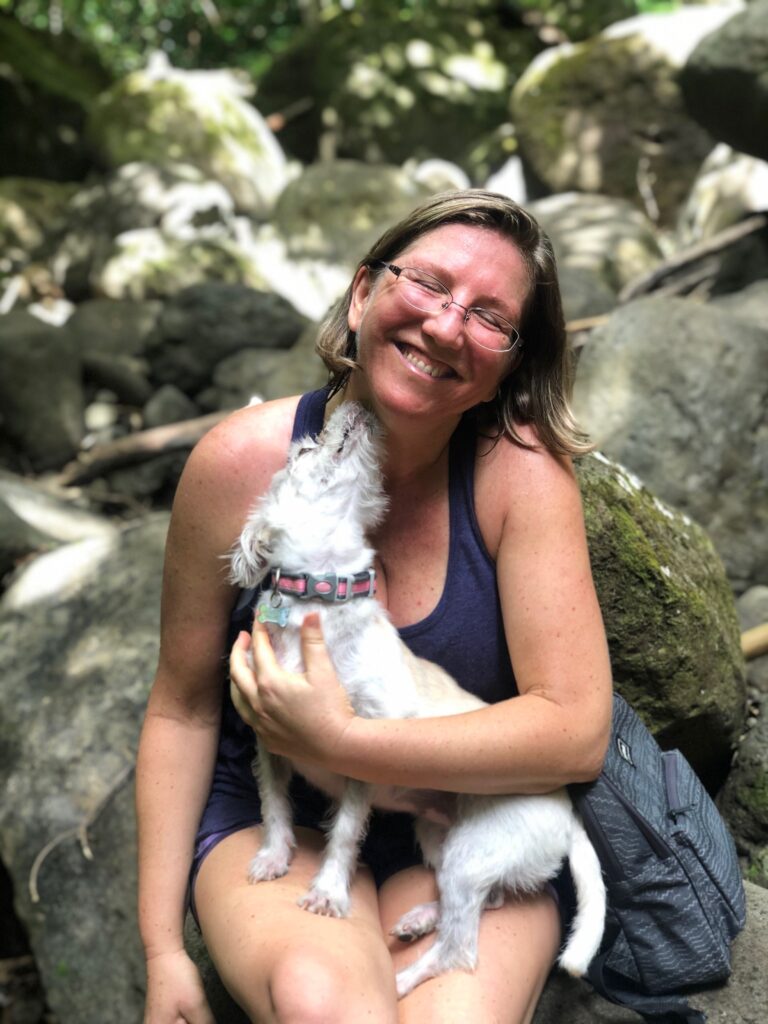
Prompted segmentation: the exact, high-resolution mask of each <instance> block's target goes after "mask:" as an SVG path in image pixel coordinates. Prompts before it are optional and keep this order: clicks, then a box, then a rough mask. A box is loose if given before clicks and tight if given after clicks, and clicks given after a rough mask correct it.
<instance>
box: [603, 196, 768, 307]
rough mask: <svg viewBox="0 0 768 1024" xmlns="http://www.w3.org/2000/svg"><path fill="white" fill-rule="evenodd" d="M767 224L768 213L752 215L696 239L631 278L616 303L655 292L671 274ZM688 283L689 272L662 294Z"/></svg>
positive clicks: (689, 280)
mask: <svg viewBox="0 0 768 1024" xmlns="http://www.w3.org/2000/svg"><path fill="white" fill-rule="evenodd" d="M766 226H768V213H756V214H754V215H753V216H752V217H747V218H746V219H745V220H741V221H739V222H738V224H733V225H731V227H728V228H725V229H724V230H723V231H719V232H718V233H717V234H716V235H713V236H712V237H711V238H708V239H707V240H706V242H699V243H698V244H697V245H692V246H689V248H687V249H683V250H681V251H680V252H677V253H675V255H674V256H670V257H669V259H667V260H664V262H663V263H660V264H659V265H658V266H656V267H654V269H653V270H651V271H649V273H647V274H643V275H642V276H641V277H638V278H635V280H634V281H630V282H629V284H627V285H625V286H624V288H623V289H622V291H621V292H620V293H619V302H620V303H624V302H629V300H630V299H635V298H637V297H638V295H646V294H647V293H648V292H652V291H655V290H656V289H657V288H658V287H659V286H660V285H661V283H662V281H665V280H666V279H667V278H671V277H674V275H675V274H678V273H680V272H681V271H683V270H686V269H687V268H689V267H692V266H693V264H695V263H698V262H700V261H701V260H704V259H706V258H707V257H708V256H713V255H717V254H719V253H721V252H723V251H724V250H725V249H727V248H728V247H729V246H731V245H733V244H734V243H735V242H740V241H741V240H742V239H743V238H747V237H748V236H749V235H754V234H757V232H758V231H762V230H763V229H764V228H765V227H766ZM690 285H691V275H690V274H687V275H685V277H684V278H683V280H682V281H681V282H678V283H677V285H675V283H673V282H669V283H668V284H667V285H666V286H665V293H666V294H668V295H669V294H671V293H672V292H674V291H680V292H685V291H687V290H688V289H689V287H690Z"/></svg>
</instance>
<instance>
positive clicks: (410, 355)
mask: <svg viewBox="0 0 768 1024" xmlns="http://www.w3.org/2000/svg"><path fill="white" fill-rule="evenodd" d="M400 351H401V352H402V354H403V355H404V356H405V358H406V359H407V360H408V362H409V363H411V365H412V366H415V367H417V369H419V370H421V371H422V373H426V374H429V376H430V377H436V378H437V377H452V376H453V375H454V374H453V370H451V369H450V368H449V367H447V366H442V367H440V366H433V365H432V364H431V363H428V362H426V361H425V360H424V359H422V357H421V356H419V355H417V354H416V352H415V351H414V350H413V349H410V348H401V349H400Z"/></svg>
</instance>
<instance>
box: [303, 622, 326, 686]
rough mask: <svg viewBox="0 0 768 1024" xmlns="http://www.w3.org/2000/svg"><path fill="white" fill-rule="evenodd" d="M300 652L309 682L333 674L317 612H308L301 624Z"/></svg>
mask: <svg viewBox="0 0 768 1024" xmlns="http://www.w3.org/2000/svg"><path fill="white" fill-rule="evenodd" d="M301 654H302V657H303V659H304V668H305V670H306V673H307V677H308V678H309V680H310V682H312V681H313V680H315V679H317V678H318V677H326V676H327V675H328V674H330V675H333V674H334V669H333V664H332V662H331V659H330V657H329V655H328V648H327V647H326V646H325V639H324V638H323V630H322V627H321V625H320V616H319V615H318V613H317V612H310V614H309V615H307V616H305V618H304V621H303V622H302V624H301Z"/></svg>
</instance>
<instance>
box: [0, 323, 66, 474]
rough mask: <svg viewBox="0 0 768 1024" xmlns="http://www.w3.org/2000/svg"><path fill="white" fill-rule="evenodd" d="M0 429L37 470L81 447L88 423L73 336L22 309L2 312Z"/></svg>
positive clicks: (64, 460)
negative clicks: (84, 412) (85, 420)
mask: <svg viewBox="0 0 768 1024" xmlns="http://www.w3.org/2000/svg"><path fill="white" fill-rule="evenodd" d="M0 364H2V367H3V372H2V373H0V409H2V422H1V423H0V433H3V434H5V435H6V436H7V437H8V438H9V439H10V440H11V441H12V442H13V443H14V444H15V445H16V446H17V447H18V449H19V450H20V451H21V453H22V454H23V457H24V458H26V459H27V460H28V462H29V464H30V465H31V466H32V467H33V468H34V469H36V470H44V469H52V468H54V467H57V466H61V465H62V464H63V463H64V462H66V461H67V459H69V458H71V457H72V455H74V453H75V452H76V451H77V448H78V445H79V443H80V440H81V438H82V437H83V434H84V433H85V424H84V421H83V390H82V368H81V361H80V354H79V352H78V351H77V347H76V345H75V344H74V340H73V338H72V337H71V336H70V335H68V334H67V333H66V331H64V330H63V329H62V328H61V327H53V326H50V325H49V324H46V323H43V322H42V321H41V320H38V319H37V318H36V317H34V316H31V315H30V314H29V313H27V312H26V311H24V310H18V311H13V312H11V313H8V314H6V315H5V316H0Z"/></svg>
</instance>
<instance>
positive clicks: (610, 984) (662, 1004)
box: [586, 948, 707, 1024]
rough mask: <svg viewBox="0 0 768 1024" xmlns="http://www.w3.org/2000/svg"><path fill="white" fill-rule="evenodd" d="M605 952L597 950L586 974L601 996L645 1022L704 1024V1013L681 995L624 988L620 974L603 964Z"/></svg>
mask: <svg viewBox="0 0 768 1024" xmlns="http://www.w3.org/2000/svg"><path fill="white" fill-rule="evenodd" d="M609 953H610V948H609V949H608V950H607V951H606V952H605V953H598V954H597V956H596V957H595V958H594V959H593V960H592V962H591V963H590V965H589V970H588V972H587V976H586V977H587V980H588V981H589V982H590V984H591V985H592V987H593V988H594V989H595V991H596V992H598V993H599V994H600V995H601V996H602V997H603V998H604V999H607V1000H609V1001H610V1002H612V1003H615V1004H616V1005H617V1006H624V1007H626V1008H627V1009H629V1010H634V1011H635V1012H636V1013H639V1014H640V1015H641V1017H643V1019H644V1020H645V1021H647V1022H648V1024H706V1019H707V1018H706V1015H705V1014H704V1013H702V1011H701V1010H694V1009H693V1008H692V1007H691V1006H689V1005H688V1000H687V999H685V998H684V997H683V996H681V995H664V996H649V995H644V994H643V993H640V992H637V991H633V990H632V989H631V988H629V987H627V986H626V983H625V982H623V981H622V979H621V977H620V975H618V974H616V972H615V971H611V969H610V968H606V967H605V961H606V958H607V957H608V955H609ZM608 976H610V981H609V978H608Z"/></svg>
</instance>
